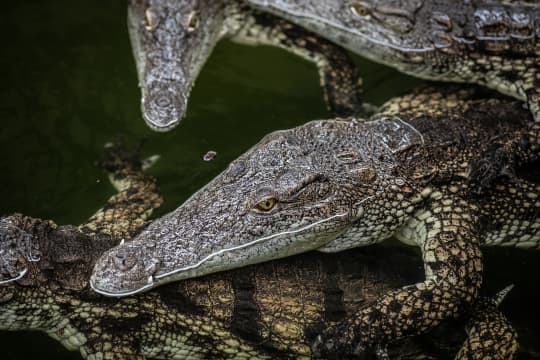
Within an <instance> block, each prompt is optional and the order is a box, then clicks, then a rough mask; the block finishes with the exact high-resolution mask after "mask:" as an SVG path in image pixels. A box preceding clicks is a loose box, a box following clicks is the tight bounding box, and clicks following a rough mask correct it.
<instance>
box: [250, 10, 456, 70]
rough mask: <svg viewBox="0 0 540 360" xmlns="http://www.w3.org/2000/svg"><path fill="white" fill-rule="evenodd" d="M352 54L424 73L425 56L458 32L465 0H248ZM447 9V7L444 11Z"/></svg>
mask: <svg viewBox="0 0 540 360" xmlns="http://www.w3.org/2000/svg"><path fill="white" fill-rule="evenodd" d="M247 1H248V3H250V4H251V5H252V6H254V7H256V8H258V9H261V10H263V11H269V12H272V13H274V14H276V15H278V16H282V17H284V18H286V19H288V20H289V21H291V22H294V23H296V24H298V25H300V26H303V27H305V28H307V29H309V30H311V31H313V32H315V33H317V34H320V35H322V36H324V37H326V38H328V39H330V40H331V41H334V42H336V43H338V44H340V45H342V46H344V47H346V48H348V49H349V50H351V51H353V52H355V53H357V54H360V55H362V56H365V57H367V58H370V59H372V60H374V61H377V62H382V63H386V64H388V65H390V66H393V67H397V68H399V69H401V70H402V71H406V72H417V71H420V70H419V68H421V67H420V66H418V63H425V62H426V61H425V53H426V52H428V51H431V50H434V49H435V48H437V47H448V46H449V44H448V42H449V39H450V36H451V35H452V33H453V32H455V31H459V27H458V26H457V24H456V23H453V22H452V20H451V18H450V17H449V16H448V15H446V13H445V10H448V11H449V12H450V14H451V16H452V17H454V18H455V17H456V16H457V17H461V16H465V15H463V14H462V13H464V11H462V10H463V8H464V7H465V6H466V5H464V4H463V3H462V2H457V3H456V4H454V3H451V4H449V5H444V4H439V5H437V6H439V8H440V9H439V8H437V9H435V5H434V4H430V3H431V2H427V1H424V0H408V1H403V0H325V1H320V0H247ZM444 7H448V9H444ZM439 10H440V11H439Z"/></svg>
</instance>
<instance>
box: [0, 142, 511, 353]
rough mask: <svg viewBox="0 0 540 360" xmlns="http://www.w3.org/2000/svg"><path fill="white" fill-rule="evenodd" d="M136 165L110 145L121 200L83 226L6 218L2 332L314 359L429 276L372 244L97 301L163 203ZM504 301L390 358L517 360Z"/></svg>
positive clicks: (89, 348)
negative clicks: (99, 283)
mask: <svg viewBox="0 0 540 360" xmlns="http://www.w3.org/2000/svg"><path fill="white" fill-rule="evenodd" d="M132 154H134V156H132ZM137 159H138V156H137V155H136V153H132V152H129V151H126V150H125V149H124V147H122V146H119V145H115V146H113V147H109V148H108V149H107V157H106V161H105V162H104V163H103V164H104V165H105V168H106V169H107V170H108V171H109V172H110V174H111V179H112V180H113V183H114V184H115V186H116V187H117V189H118V190H119V193H118V194H116V195H114V196H113V197H112V198H111V199H109V201H108V202H107V203H106V205H105V206H104V207H103V208H102V209H101V210H100V211H98V212H97V213H96V215H94V216H92V217H91V218H90V219H89V220H88V221H87V222H85V223H83V224H82V225H79V226H73V225H62V226H58V225H56V224H55V223H54V222H53V221H52V220H41V219H37V218H32V217H29V216H25V215H22V214H13V215H10V216H6V217H3V218H0V283H1V284H2V285H0V329H3V330H11V331H16V330H38V331H43V332H45V333H47V334H48V335H50V336H52V337H53V338H54V339H56V340H58V341H60V342H61V343H62V344H63V345H64V346H65V347H66V348H68V349H71V350H79V351H80V353H81V355H82V356H83V357H84V358H87V359H144V358H160V359H170V358H175V359H178V358H182V359H183V358H188V359H197V358H200V359H208V358H224V359H225V358H237V359H241V358H246V359H247V358H257V359H265V358H307V357H309V356H310V355H311V354H310V352H311V350H310V347H309V343H310V341H311V340H312V339H313V336H315V334H316V333H317V332H318V331H319V329H322V328H325V327H326V326H328V325H329V324H332V323H335V322H336V321H338V320H340V319H342V318H343V317H345V316H346V315H347V314H349V313H354V312H355V311H357V310H358V309H359V308H361V307H362V306H365V305H366V304H369V303H370V302H372V301H373V300H375V299H376V298H377V296H378V295H380V294H381V293H383V292H384V291H388V290H389V289H391V288H395V287H398V286H400V285H401V284H403V283H404V282H407V281H413V280H414V279H417V278H419V277H420V276H421V266H419V265H420V263H419V261H418V259H417V257H415V256H414V252H413V251H410V250H408V251H404V249H403V248H401V247H396V246H392V247H386V248H377V247H371V248H363V249H355V250H351V251H348V252H342V253H339V254H325V255H324V256H322V257H321V256H320V255H317V254H314V253H311V254H304V255H302V256H299V257H296V258H288V259H282V260H281V261H276V262H273V263H264V264H259V265H255V266H251V267H248V268H243V269H236V270H232V271H230V272H228V273H220V274H214V275H210V276H208V277H206V278H202V279H192V280H189V281H185V282H181V283H176V284H169V285H167V286H164V287H161V288H159V289H155V290H154V291H152V292H149V293H144V294H140V296H137V297H134V298H126V299H110V298H105V297H101V296H99V295H96V294H95V293H93V292H92V291H90V290H89V289H88V278H89V276H90V273H91V269H92V266H93V264H94V262H95V261H96V260H97V258H98V257H99V256H100V255H101V253H102V252H103V251H105V250H106V249H107V248H109V247H112V246H113V245H115V244H118V243H121V242H122V241H129V240H130V239H131V237H132V236H133V234H135V233H137V232H138V231H140V229H141V228H143V227H144V226H145V224H146V222H147V221H146V218H147V216H148V215H149V213H150V212H151V211H152V210H154V209H155V208H157V207H158V206H159V205H160V203H161V196H160V195H159V193H158V188H157V186H156V182H155V180H154V179H153V178H152V177H150V176H146V175H144V173H143V172H142V167H141V164H140V162H138V161H137ZM383 254H384V255H385V256H382V255H383ZM505 293H506V291H503V292H501V295H498V296H496V297H495V298H493V299H487V298H486V299H483V300H481V301H480V302H478V303H477V304H476V305H475V307H474V309H473V311H472V313H471V315H470V319H468V320H467V319H464V320H466V321H467V322H468V324H467V327H468V336H466V335H465V333H464V331H462V330H460V328H462V325H461V323H455V324H446V326H445V327H444V328H442V329H441V330H440V331H439V332H440V334H438V335H433V336H430V337H426V338H424V339H423V340H422V341H405V342H402V343H399V344H395V345H394V346H392V347H391V348H390V349H389V351H390V355H391V356H392V358H395V359H402V360H404V359H438V358H441V356H444V357H448V356H447V355H448V351H447V350H443V348H444V349H458V348H459V344H460V343H462V342H463V345H462V346H461V348H460V349H459V352H458V354H457V356H456V358H458V359H471V358H478V359H486V358H488V357H490V356H492V357H496V356H502V357H504V358H505V359H511V358H512V357H513V356H514V354H515V353H516V351H517V345H518V343H517V339H516V332H515V330H514V329H513V328H512V326H511V325H510V323H509V322H508V320H507V319H506V318H505V317H504V315H503V314H502V313H501V312H500V311H499V310H497V308H496V306H497V304H498V303H499V302H500V300H501V299H502V297H503V295H504V294H505ZM441 332H442V333H441ZM426 344H428V345H426ZM433 345H436V347H435V348H434V346H433Z"/></svg>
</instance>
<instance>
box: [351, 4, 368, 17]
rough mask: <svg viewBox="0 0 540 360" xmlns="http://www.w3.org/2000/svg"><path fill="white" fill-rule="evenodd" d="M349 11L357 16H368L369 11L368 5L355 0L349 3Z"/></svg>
mask: <svg viewBox="0 0 540 360" xmlns="http://www.w3.org/2000/svg"><path fill="white" fill-rule="evenodd" d="M351 11H352V12H353V13H354V14H356V15H358V16H368V15H369V13H370V11H369V5H367V4H366V3H365V2H363V1H357V2H355V3H353V4H352V5H351Z"/></svg>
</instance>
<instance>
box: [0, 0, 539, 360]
mask: <svg viewBox="0 0 540 360" xmlns="http://www.w3.org/2000/svg"><path fill="white" fill-rule="evenodd" d="M125 7H126V4H125V2H124V1H105V0H99V1H98V0H94V1H89V0H84V1H76V2H73V1H67V0H64V1H61V0H54V1H43V0H42V1H37V0H32V1H30V0H27V1H20V2H6V3H5V4H3V6H2V12H3V19H2V22H1V23H0V39H1V40H2V42H1V44H2V45H3V49H2V55H1V56H0V79H1V85H0V121H1V122H0V124H1V130H0V154H2V157H1V159H0V185H1V186H0V199H1V201H0V214H4V213H11V212H14V211H18V212H23V213H25V214H28V215H32V216H36V217H42V218H51V219H54V220H55V221H56V222H57V223H59V224H69V223H79V222H81V221H82V220H84V219H85V218H87V217H88V216H89V215H91V214H92V212H93V211H94V210H95V209H97V208H98V207H99V206H100V205H101V204H103V202H104V201H105V199H107V198H108V197H109V196H110V195H111V194H112V193H113V189H112V187H111V186H110V185H109V184H108V182H107V180H106V177H105V176H104V174H103V173H102V172H101V171H100V170H99V169H98V168H97V167H96V166H95V165H94V162H95V161H96V160H97V159H98V158H99V156H100V154H101V149H102V146H103V144H104V143H105V142H107V141H110V140H112V139H114V138H115V137H118V136H123V137H124V138H126V139H128V140H129V141H133V142H135V141H140V140H145V143H144V144H145V145H144V151H145V153H146V154H148V155H150V154H160V155H161V160H160V161H159V162H158V163H157V164H156V165H155V167H154V168H153V169H152V170H151V173H152V174H153V175H154V176H156V177H157V179H158V181H159V183H160V185H161V188H162V192H163V194H164V197H165V204H164V206H163V208H162V209H161V211H160V212H161V213H162V212H165V211H170V210H172V209H174V208H175V207H176V206H178V205H179V204H180V203H181V202H182V201H183V200H184V199H186V198H187V197H188V196H189V195H190V194H191V193H193V192H194V191H195V190H197V189H198V188H200V187H201V186H202V185H204V184H205V183H206V182H207V181H209V180H210V179H211V178H213V177H214V176H215V175H216V174H218V173H219V172H220V171H221V170H222V169H223V168H224V167H225V166H226V165H227V164H228V163H229V162H230V161H231V160H233V159H234V158H235V157H237V156H238V155H239V154H241V153H242V152H244V151H245V150H246V149H248V148H249V147H250V146H251V145H253V144H254V143H255V142H256V141H258V140H259V139H260V138H261V137H262V136H263V135H265V134H267V133H268V132H270V131H272V130H277V129H283V128H288V127H292V126H295V125H298V124H302V123H304V122H306V121H308V120H313V119H318V118H327V117H328V116H329V114H328V113H327V112H326V110H325V108H324V105H323V103H322V95H321V92H320V90H319V87H318V78H317V74H316V71H315V69H314V68H313V67H312V66H311V64H309V63H306V62H304V61H302V60H300V59H298V58H296V57H294V56H292V55H290V54H288V53H285V52H283V51H280V50H277V49H273V48H268V47H257V48H255V47H245V46H240V45H236V44H232V43H230V42H227V41H224V42H222V43H221V44H220V45H219V46H218V47H217V48H216V50H215V51H214V53H213V55H212V57H211V59H210V60H209V62H208V63H207V65H206V66H205V67H204V69H203V71H202V74H201V76H200V78H199V80H198V81H197V84H196V86H195V89H194V91H193V94H192V98H191V103H190V108H189V112H188V115H187V117H186V118H185V119H184V121H183V122H182V124H181V125H180V126H179V127H178V128H177V129H175V130H174V131H173V132H170V133H166V134H160V133H154V132H152V131H150V130H149V129H148V128H147V127H146V125H145V124H144V122H143V121H142V119H141V115H140V111H139V91H138V88H137V79H136V73H135V66H134V63H133V60H132V56H131V50H130V45H129V41H128V35H127V30H126V24H125V12H126V11H125ZM358 64H359V66H360V68H361V73H362V75H363V76H364V84H365V88H366V94H365V96H366V99H367V100H368V101H370V102H373V103H376V104H379V103H381V102H382V101H384V100H386V99H388V98H389V97H391V96H392V95H396V94H399V93H402V92H403V91H405V90H406V89H408V88H410V87H412V86H414V85H415V84H418V81H417V80H414V79H411V78H409V77H406V76H403V75H400V74H398V73H396V72H395V71H393V70H390V69H388V68H386V67H382V66H378V65H375V64H372V63H368V62H366V61H362V60H359V59H358ZM208 150H214V151H217V153H218V156H217V158H216V160H215V161H213V162H204V161H202V156H203V155H204V154H205V153H206V152H207V151H208ZM537 264H540V255H539V254H538V253H536V252H535V253H527V252H524V251H515V250H507V249H504V250H501V249H496V250H490V251H487V253H486V267H487V276H486V283H487V289H488V290H493V291H495V290H498V289H500V288H502V287H504V286H506V285H508V284H509V283H515V284H516V289H515V290H514V291H513V292H512V294H511V296H510V298H509V299H508V301H507V302H506V303H505V304H504V310H505V313H507V314H508V316H509V317H510V319H511V320H512V322H513V323H514V324H516V326H517V327H518V330H519V332H520V335H521V338H522V342H524V343H525V344H526V345H527V346H533V347H535V348H536V350H537V351H540V345H539V344H536V343H535V340H536V339H538V338H539V335H540V325H539V324H537V323H535V322H534V321H533V319H538V318H540V309H539V308H540V292H539V290H538V287H539V285H538V281H537V277H536V274H538V273H539V271H538V270H539V268H540V265H537ZM0 348H1V349H2V350H1V351H0V358H1V359H27V358H41V359H67V358H70V359H79V358H80V356H79V355H78V353H70V352H67V351H65V350H63V348H62V347H61V346H60V345H58V344H57V343H56V342H54V341H53V340H50V339H48V338H47V337H46V336H44V335H42V334H38V333H22V332H17V333H9V332H0Z"/></svg>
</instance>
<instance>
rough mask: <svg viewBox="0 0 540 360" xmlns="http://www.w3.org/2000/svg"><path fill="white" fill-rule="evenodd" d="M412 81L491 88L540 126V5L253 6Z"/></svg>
mask: <svg viewBox="0 0 540 360" xmlns="http://www.w3.org/2000/svg"><path fill="white" fill-rule="evenodd" d="M247 2H248V3H250V4H252V5H254V6H256V7H258V8H259V9H260V10H263V11H269V12H272V13H274V14H276V15H279V16H282V17H284V18H286V19H288V20H290V21H291V22H294V23H296V24H298V25H300V26H303V27H305V28H306V29H309V30H311V31H313V32H315V33H317V34H318V35H320V36H322V37H325V38H327V39H329V40H331V41H333V42H335V43H336V44H339V45H342V46H343V47H345V48H347V49H349V50H351V51H352V52H354V53H357V54H359V55H362V56H365V57H367V58H369V59H371V60H373V61H376V62H380V63H384V64H387V65H390V66H392V67H394V68H396V69H398V70H400V71H402V72H405V73H407V74H409V75H413V76H417V77H420V78H424V79H429V80H439V81H440V80H442V81H457V82H466V83H475V84H480V85H483V86H487V87H489V88H492V89H494V90H497V91H499V92H501V93H504V94H507V95H510V96H513V97H515V98H517V99H520V100H523V101H526V102H527V103H528V105H529V109H530V110H531V112H532V113H533V115H534V118H535V119H536V121H540V3H539V2H538V1H529V2H519V1H500V0H480V1H465V0H458V1H440V0H346V1H343V0H327V1H318V0H247Z"/></svg>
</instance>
